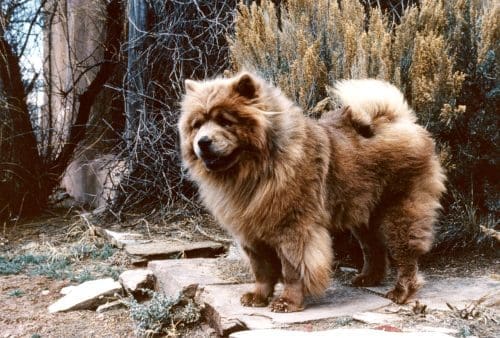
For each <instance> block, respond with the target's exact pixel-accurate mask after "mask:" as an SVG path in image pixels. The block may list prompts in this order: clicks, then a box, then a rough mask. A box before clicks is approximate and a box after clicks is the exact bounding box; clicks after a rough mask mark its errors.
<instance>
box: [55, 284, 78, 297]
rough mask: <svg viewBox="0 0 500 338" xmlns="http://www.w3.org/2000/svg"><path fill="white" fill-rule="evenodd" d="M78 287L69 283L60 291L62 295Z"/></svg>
mask: <svg viewBox="0 0 500 338" xmlns="http://www.w3.org/2000/svg"><path fill="white" fill-rule="evenodd" d="M76 287H77V285H68V286H66V287H64V288H62V289H61V291H59V293H60V294H61V295H67V294H68V293H70V292H71V291H72V290H73V289H75V288H76Z"/></svg>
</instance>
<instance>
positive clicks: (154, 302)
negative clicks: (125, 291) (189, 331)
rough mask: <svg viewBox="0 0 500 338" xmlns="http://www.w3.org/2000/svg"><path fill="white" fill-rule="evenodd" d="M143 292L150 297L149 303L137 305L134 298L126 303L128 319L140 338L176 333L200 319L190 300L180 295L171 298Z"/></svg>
mask: <svg viewBox="0 0 500 338" xmlns="http://www.w3.org/2000/svg"><path fill="white" fill-rule="evenodd" d="M144 291H146V292H147V293H148V294H149V295H150V296H151V299H150V300H149V301H147V302H145V303H139V302H137V300H135V299H134V298H130V300H129V301H128V306H129V307H130V317H131V318H132V320H133V321H134V323H135V328H136V331H137V334H138V335H139V336H140V337H151V336H156V335H160V334H165V333H172V332H176V330H177V328H181V327H184V326H188V325H191V324H194V323H197V322H198V321H199V320H200V319H201V309H200V307H199V306H198V305H197V304H196V303H195V302H194V300H193V299H191V298H186V297H183V296H181V295H179V296H178V297H176V298H173V297H169V296H166V295H164V294H161V293H157V292H152V291H150V290H144ZM168 336H171V335H168Z"/></svg>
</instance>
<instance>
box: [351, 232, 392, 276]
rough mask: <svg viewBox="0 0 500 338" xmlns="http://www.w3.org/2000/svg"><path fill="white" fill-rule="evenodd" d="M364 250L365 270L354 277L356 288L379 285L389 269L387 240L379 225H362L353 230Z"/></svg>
mask: <svg viewBox="0 0 500 338" xmlns="http://www.w3.org/2000/svg"><path fill="white" fill-rule="evenodd" d="M351 231H352V233H353V234H354V237H356V238H357V240H358V241H359V244H360V246H361V249H362V250H363V260H364V262H363V269H362V270H361V272H360V273H359V274H357V275H356V276H354V278H353V279H352V284H353V285H354V286H373V285H377V284H379V283H380V282H381V281H382V279H383V278H384V276H385V272H386V268H387V250H386V245H385V239H384V237H383V235H382V233H381V232H380V228H379V226H378V224H375V222H372V223H371V224H370V225H369V226H367V225H365V224H364V225H361V226H359V227H355V228H353V229H351Z"/></svg>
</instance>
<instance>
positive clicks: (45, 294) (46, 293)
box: [41, 290, 50, 296]
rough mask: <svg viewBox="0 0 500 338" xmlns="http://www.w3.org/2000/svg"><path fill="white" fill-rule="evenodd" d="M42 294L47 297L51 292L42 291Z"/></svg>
mask: <svg viewBox="0 0 500 338" xmlns="http://www.w3.org/2000/svg"><path fill="white" fill-rule="evenodd" d="M41 294H42V296H47V295H48V294H50V290H42V292H41Z"/></svg>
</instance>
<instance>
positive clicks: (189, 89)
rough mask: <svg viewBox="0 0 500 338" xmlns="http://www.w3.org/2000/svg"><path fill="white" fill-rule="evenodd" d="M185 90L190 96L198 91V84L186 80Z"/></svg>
mask: <svg viewBox="0 0 500 338" xmlns="http://www.w3.org/2000/svg"><path fill="white" fill-rule="evenodd" d="M184 88H185V89H186V93H187V94H189V93H191V92H194V91H196V89H197V88H198V83H197V82H196V81H194V80H189V79H186V80H185V81H184Z"/></svg>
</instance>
